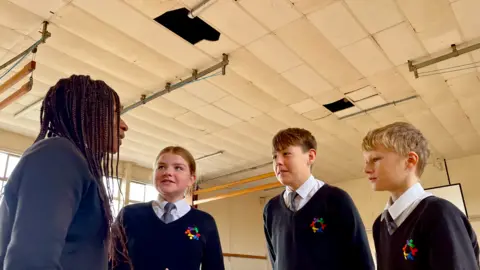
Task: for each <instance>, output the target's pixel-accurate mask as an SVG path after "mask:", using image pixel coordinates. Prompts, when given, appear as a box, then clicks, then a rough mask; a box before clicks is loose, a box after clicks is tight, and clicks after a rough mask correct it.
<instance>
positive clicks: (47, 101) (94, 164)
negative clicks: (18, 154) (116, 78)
mask: <svg viewBox="0 0 480 270" xmlns="http://www.w3.org/2000/svg"><path fill="white" fill-rule="evenodd" d="M120 111H121V107H120V98H119V96H118V94H117V93H116V92H115V91H114V90H113V89H112V88H110V87H109V86H108V85H107V84H106V83H105V82H103V81H99V80H92V79H91V78H90V77H89V76H83V75H72V76H71V77H69V78H65V79H61V80H59V81H58V82H57V84H56V85H54V86H53V87H51V88H50V89H49V91H48V92H47V94H46V96H45V98H44V100H43V103H42V108H41V111H40V133H39V134H38V137H37V139H36V141H40V140H42V139H45V138H50V137H64V138H66V139H68V140H70V141H71V142H72V143H74V144H75V145H76V147H77V148H78V149H79V150H80V151H81V153H82V154H83V156H84V157H85V159H86V160H87V163H88V167H89V170H90V173H91V174H92V175H93V176H94V178H95V180H96V181H97V185H98V187H99V190H98V193H99V196H100V199H101V202H102V206H103V214H104V218H105V221H106V223H107V225H108V226H106V228H105V234H104V236H105V239H106V240H107V243H108V248H109V259H110V261H112V262H115V261H116V259H115V258H114V257H115V254H116V253H119V254H121V255H122V256H123V257H124V259H125V260H126V261H127V262H128V264H129V265H130V266H132V264H131V260H130V259H129V257H128V252H127V247H126V240H125V236H124V234H123V233H122V234H120V233H121V232H122V230H118V228H117V229H113V228H112V230H111V231H110V228H111V226H112V225H113V215H112V211H111V207H110V203H111V202H112V200H113V190H112V186H111V183H110V182H111V181H112V179H116V178H118V161H119V153H118V151H115V150H116V149H113V147H114V145H115V144H114V140H117V142H116V145H117V146H118V145H119V143H120V128H119V126H118V125H120ZM115 123H116V124H115ZM114 132H116V137H115V135H114ZM115 152H116V154H115ZM114 155H116V157H115V158H114ZM114 162H115V163H116V164H115V168H114ZM103 177H105V178H106V179H107V180H106V187H105V185H104V184H103V181H102V178H103ZM113 181H114V180H113ZM115 227H116V226H115ZM117 242H118V243H120V244H121V245H120V248H121V251H120V250H117V249H118V248H117V247H116V245H115V244H114V243H117ZM131 269H133V267H131Z"/></svg>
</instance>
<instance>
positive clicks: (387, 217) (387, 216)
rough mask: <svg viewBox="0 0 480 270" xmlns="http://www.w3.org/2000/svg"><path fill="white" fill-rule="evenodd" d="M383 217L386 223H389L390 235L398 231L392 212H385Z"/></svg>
mask: <svg viewBox="0 0 480 270" xmlns="http://www.w3.org/2000/svg"><path fill="white" fill-rule="evenodd" d="M383 217H384V218H385V222H386V223H387V229H388V233H389V234H392V233H393V232H394V231H395V230H396V229H397V224H396V223H395V221H394V220H393V218H392V216H391V215H390V212H388V210H385V211H384V212H383Z"/></svg>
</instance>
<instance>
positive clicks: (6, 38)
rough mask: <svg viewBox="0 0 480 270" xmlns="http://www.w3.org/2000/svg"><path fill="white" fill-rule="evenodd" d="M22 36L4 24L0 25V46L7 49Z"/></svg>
mask: <svg viewBox="0 0 480 270" xmlns="http://www.w3.org/2000/svg"><path fill="white" fill-rule="evenodd" d="M23 39H24V36H23V35H22V34H21V33H19V32H16V31H15V30H13V29H10V28H8V27H5V26H0V47H1V48H3V49H5V50H9V49H11V48H12V47H13V46H15V44H17V43H18V42H19V41H21V40H23Z"/></svg>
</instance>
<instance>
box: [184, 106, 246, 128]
mask: <svg viewBox="0 0 480 270" xmlns="http://www.w3.org/2000/svg"><path fill="white" fill-rule="evenodd" d="M192 110H193V111H194V112H196V113H197V114H199V115H201V116H203V117H205V118H208V119H210V120H212V121H214V122H215V123H217V124H220V125H222V126H226V127H228V126H231V125H234V124H236V123H238V122H240V121H242V120H240V119H239V118H237V117H235V116H233V115H231V114H229V113H227V112H225V111H223V110H221V109H220V108H218V107H216V106H213V105H205V106H203V107H199V108H196V109H192Z"/></svg>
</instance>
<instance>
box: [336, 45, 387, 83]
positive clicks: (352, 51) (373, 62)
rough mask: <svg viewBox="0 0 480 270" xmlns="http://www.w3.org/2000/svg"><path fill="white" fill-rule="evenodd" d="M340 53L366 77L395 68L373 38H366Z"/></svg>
mask: <svg viewBox="0 0 480 270" xmlns="http://www.w3.org/2000/svg"><path fill="white" fill-rule="evenodd" d="M340 51H341V52H342V54H343V55H344V56H345V57H346V58H347V59H349V60H350V63H352V65H353V66H354V67H356V68H357V69H358V70H359V71H360V72H361V73H362V74H363V76H365V77H369V76H372V75H375V73H377V72H381V71H385V70H388V69H390V68H393V66H392V63H391V62H390V61H389V60H388V59H387V58H386V57H385V55H384V54H383V52H382V50H381V49H380V48H379V47H378V45H377V44H376V43H375V42H374V41H373V40H372V39H371V38H365V39H363V40H361V41H359V42H357V43H355V44H352V45H349V46H347V47H344V48H342V49H340Z"/></svg>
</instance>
